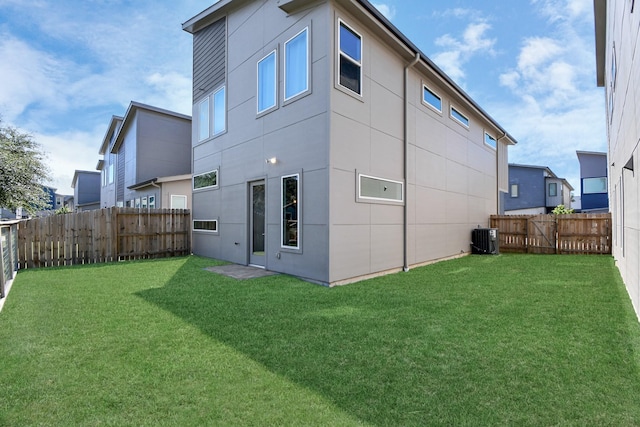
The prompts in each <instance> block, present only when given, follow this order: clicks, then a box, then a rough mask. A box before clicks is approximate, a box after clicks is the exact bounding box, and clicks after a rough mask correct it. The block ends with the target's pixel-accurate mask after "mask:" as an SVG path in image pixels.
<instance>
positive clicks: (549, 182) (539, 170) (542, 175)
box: [504, 163, 573, 215]
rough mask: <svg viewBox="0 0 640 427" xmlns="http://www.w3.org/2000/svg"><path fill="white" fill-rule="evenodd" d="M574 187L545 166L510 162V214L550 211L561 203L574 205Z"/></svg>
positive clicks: (506, 207)
mask: <svg viewBox="0 0 640 427" xmlns="http://www.w3.org/2000/svg"><path fill="white" fill-rule="evenodd" d="M572 191H573V187H572V186H571V184H569V182H568V181H567V180H566V179H564V178H558V176H556V174H555V173H553V171H552V170H551V169H550V168H548V167H546V166H535V165H519V164H515V163H510V164H509V194H505V196H504V197H505V200H504V210H505V214H507V215H538V214H548V213H551V212H552V211H553V209H554V208H555V207H556V206H558V205H564V206H565V207H566V208H571V207H572V203H571V192H572Z"/></svg>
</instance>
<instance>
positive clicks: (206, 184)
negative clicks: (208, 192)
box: [193, 169, 218, 190]
mask: <svg viewBox="0 0 640 427" xmlns="http://www.w3.org/2000/svg"><path fill="white" fill-rule="evenodd" d="M217 186H218V170H217V169H216V170H212V171H210V172H206V173H201V174H198V175H194V176H193V189H194V190H201V189H203V188H213V187H217Z"/></svg>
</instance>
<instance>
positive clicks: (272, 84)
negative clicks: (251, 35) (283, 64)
mask: <svg viewBox="0 0 640 427" xmlns="http://www.w3.org/2000/svg"><path fill="white" fill-rule="evenodd" d="M277 76H278V70H277V52H276V51H275V50H274V51H273V52H271V53H270V54H268V55H267V56H265V57H264V58H262V59H261V60H260V61H258V94H257V98H258V114H260V113H264V112H265V111H268V110H271V109H272V108H275V106H276V100H277V98H278V95H277V86H278V85H277V81H278V80H277Z"/></svg>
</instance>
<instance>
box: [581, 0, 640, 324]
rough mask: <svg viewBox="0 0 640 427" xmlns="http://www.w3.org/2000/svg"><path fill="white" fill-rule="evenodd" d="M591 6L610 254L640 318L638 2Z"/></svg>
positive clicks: (605, 1) (598, 1)
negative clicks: (603, 129) (602, 124)
mask: <svg viewBox="0 0 640 427" xmlns="http://www.w3.org/2000/svg"><path fill="white" fill-rule="evenodd" d="M593 5H594V12H595V36H596V71H597V85H598V86H600V87H604V88H605V90H604V95H605V99H606V112H607V115H606V124H607V139H608V153H607V154H608V156H607V157H608V160H607V162H606V167H607V168H608V174H607V177H608V194H609V209H610V211H611V219H612V221H613V242H612V243H613V244H612V251H613V257H614V258H615V260H616V265H617V266H618V268H619V270H620V275H621V276H622V279H623V280H624V283H625V285H626V287H627V291H628V292H629V296H630V298H631V301H632V303H633V307H634V309H635V312H636V315H637V316H638V317H639V318H640V262H638V260H640V174H638V173H636V172H635V168H636V165H638V164H640V158H639V156H640V148H639V142H640V120H639V117H640V54H639V53H640V2H638V1H633V0H594V2H593ZM604 119H605V118H604V117H603V120H604ZM582 203H583V207H584V200H583V201H582Z"/></svg>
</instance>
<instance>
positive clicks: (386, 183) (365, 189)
mask: <svg viewBox="0 0 640 427" xmlns="http://www.w3.org/2000/svg"><path fill="white" fill-rule="evenodd" d="M358 199H364V200H371V201H383V202H400V203H402V202H403V201H404V184H403V183H402V182H400V181H392V180H390V179H383V178H378V177H375V176H369V175H362V174H359V175H358Z"/></svg>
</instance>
